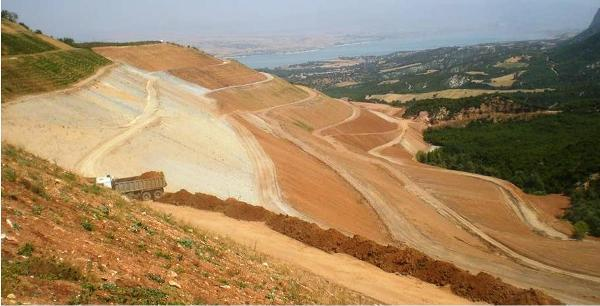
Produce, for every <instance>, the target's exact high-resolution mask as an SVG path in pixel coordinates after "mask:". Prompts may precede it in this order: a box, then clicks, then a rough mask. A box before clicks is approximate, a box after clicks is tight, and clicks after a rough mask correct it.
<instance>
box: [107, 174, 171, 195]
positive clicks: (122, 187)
mask: <svg viewBox="0 0 600 306" xmlns="http://www.w3.org/2000/svg"><path fill="white" fill-rule="evenodd" d="M165 186H167V181H166V180H165V176H164V174H163V173H162V172H156V175H152V176H147V177H144V176H132V177H125V178H120V179H114V180H113V189H114V190H116V191H118V192H121V193H130V192H137V191H144V190H155V189H161V188H164V187H165Z"/></svg>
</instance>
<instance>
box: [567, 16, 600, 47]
mask: <svg viewBox="0 0 600 306" xmlns="http://www.w3.org/2000/svg"><path fill="white" fill-rule="evenodd" d="M599 32H600V8H599V9H598V11H596V15H595V16H594V19H593V20H592V23H591V24H590V26H589V27H588V28H587V29H586V30H585V31H583V32H581V33H579V34H578V35H577V36H575V37H573V38H572V39H571V40H572V41H573V42H579V41H582V40H585V39H587V38H589V37H591V36H593V35H594V34H597V33H599Z"/></svg>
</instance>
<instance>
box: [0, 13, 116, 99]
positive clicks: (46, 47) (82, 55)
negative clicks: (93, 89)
mask: <svg viewBox="0 0 600 306" xmlns="http://www.w3.org/2000/svg"><path fill="white" fill-rule="evenodd" d="M109 63H110V61H109V60H107V59H106V58H104V57H102V56H100V55H98V54H96V53H94V52H92V51H90V50H87V49H74V48H71V47H69V46H67V45H65V44H64V43H61V42H59V41H56V40H54V39H52V38H50V37H47V36H44V35H42V34H35V33H33V32H31V31H29V30H27V29H25V28H24V27H22V26H20V25H17V24H15V23H13V22H10V21H8V20H2V102H6V101H9V100H12V99H14V98H15V97H18V96H22V95H27V94H35V93H41V92H47V91H53V90H57V89H61V88H65V87H67V86H69V85H72V84H74V83H76V82H78V81H80V80H83V79H84V78H86V77H88V76H91V75H93V74H94V73H95V72H96V71H97V70H98V69H99V68H100V67H102V66H104V65H107V64H109Z"/></svg>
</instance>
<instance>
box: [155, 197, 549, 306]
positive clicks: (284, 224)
mask: <svg viewBox="0 0 600 306" xmlns="http://www.w3.org/2000/svg"><path fill="white" fill-rule="evenodd" d="M160 201H161V202H165V203H170V204H175V205H183V206H189V207H193V208H198V209H204V210H212V211H218V212H223V213H224V214H225V215H227V216H230V217H232V218H236V219H240V220H247V221H263V222H265V223H266V224H267V225H268V226H269V227H270V228H272V229H273V230H275V231H278V232H280V233H282V234H285V235H287V236H289V237H291V238H294V239H296V240H299V241H301V242H303V243H305V244H307V245H309V246H313V247H316V248H319V249H321V250H324V251H327V252H335V253H345V254H348V255H350V256H353V257H355V258H358V259H360V260H363V261H366V262H369V263H371V264H373V265H376V266H377V267H379V268H381V269H383V270H384V271H388V272H392V273H400V274H403V275H411V276H414V277H417V278H419V279H421V280H424V281H426V282H429V283H433V284H436V285H439V286H449V287H450V289H451V290H452V292H454V293H455V294H457V295H459V296H463V297H466V298H468V299H470V300H472V301H484V302H487V303H493V304H559V303H560V301H559V300H557V299H554V298H552V297H550V296H548V295H546V294H545V293H543V292H541V291H539V290H535V289H527V290H525V289H520V288H517V287H515V286H512V285H509V284H506V283H504V282H502V280H501V279H499V278H495V277H493V276H491V275H489V274H487V273H483V272H482V273H479V274H477V275H473V274H470V273H469V272H468V271H464V270H461V269H459V268H457V267H456V266H454V265H453V264H450V263H447V262H443V261H439V260H434V259H432V258H430V257H429V256H427V255H425V254H423V253H421V252H419V251H417V250H415V249H412V248H409V247H396V246H389V245H388V246H383V245H380V244H377V243H375V242H373V241H371V240H367V239H364V238H362V237H360V236H354V237H348V236H345V235H344V234H342V233H340V232H339V231H337V230H335V229H328V230H324V229H322V228H320V227H319V226H317V225H316V224H313V223H309V222H306V221H303V220H300V219H298V218H295V217H290V216H286V215H277V214H274V213H272V212H270V211H267V210H266V209H264V208H262V207H257V206H253V205H250V204H247V203H244V202H240V201H237V200H235V199H228V200H226V201H223V200H220V199H218V198H216V197H212V196H207V195H204V194H191V193H189V192H187V191H185V190H181V191H179V192H177V193H170V194H165V195H164V196H163V197H162V198H161V199H160Z"/></svg>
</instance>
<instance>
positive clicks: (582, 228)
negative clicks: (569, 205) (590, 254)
mask: <svg viewBox="0 0 600 306" xmlns="http://www.w3.org/2000/svg"><path fill="white" fill-rule="evenodd" d="M589 230H590V227H589V226H588V225H587V223H585V221H577V222H575V224H574V225H573V238H575V239H577V240H581V239H583V238H584V237H585V235H586V234H587V233H588V231H589Z"/></svg>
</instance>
